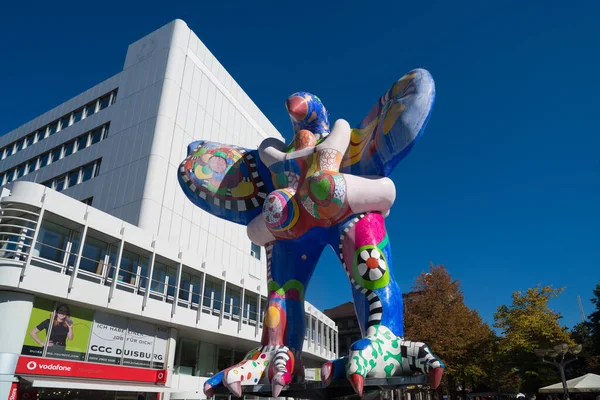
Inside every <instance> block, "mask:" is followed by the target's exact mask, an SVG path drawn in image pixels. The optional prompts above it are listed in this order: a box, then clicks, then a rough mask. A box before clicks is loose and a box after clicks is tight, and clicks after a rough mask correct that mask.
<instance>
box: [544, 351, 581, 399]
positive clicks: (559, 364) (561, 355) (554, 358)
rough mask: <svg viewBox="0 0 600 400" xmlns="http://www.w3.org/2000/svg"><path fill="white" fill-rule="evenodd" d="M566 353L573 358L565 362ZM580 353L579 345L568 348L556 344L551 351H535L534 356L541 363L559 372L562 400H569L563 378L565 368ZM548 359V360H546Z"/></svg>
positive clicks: (564, 378)
mask: <svg viewBox="0 0 600 400" xmlns="http://www.w3.org/2000/svg"><path fill="white" fill-rule="evenodd" d="M567 353H571V354H573V355H574V356H575V358H571V359H570V360H565V356H566V355H567ZM579 353H581V345H580V344H578V345H576V346H573V347H569V345H568V344H566V343H561V344H557V345H556V346H554V347H553V348H552V349H537V350H535V355H536V356H538V357H539V358H541V359H542V362H545V363H547V364H552V365H554V366H555V367H556V368H557V369H558V371H559V372H560V379H561V381H562V385H563V393H564V400H569V388H568V387H567V379H566V377H565V367H566V366H567V365H569V364H570V363H572V362H573V361H575V360H577V354H579ZM546 357H550V360H546Z"/></svg>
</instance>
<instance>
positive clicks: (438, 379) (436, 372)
mask: <svg viewBox="0 0 600 400" xmlns="http://www.w3.org/2000/svg"><path fill="white" fill-rule="evenodd" d="M443 374H444V368H441V367H438V368H434V369H432V370H431V371H429V374H427V375H429V386H430V387H431V388H432V389H434V390H435V389H437V388H438V386H440V383H442V375H443Z"/></svg>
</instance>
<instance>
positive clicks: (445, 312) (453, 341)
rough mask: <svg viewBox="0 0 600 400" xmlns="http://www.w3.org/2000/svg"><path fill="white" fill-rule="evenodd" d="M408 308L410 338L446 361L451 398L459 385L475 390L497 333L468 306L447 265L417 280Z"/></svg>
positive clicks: (407, 329) (446, 380) (436, 267)
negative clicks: (422, 343)
mask: <svg viewBox="0 0 600 400" xmlns="http://www.w3.org/2000/svg"><path fill="white" fill-rule="evenodd" d="M405 308H406V312H405V331H406V338H407V339H411V340H418V341H423V342H425V343H427V345H428V346H429V347H430V348H431V350H432V351H433V352H434V354H436V355H437V356H438V357H439V358H441V359H442V360H443V361H444V363H445V364H446V372H445V374H444V383H445V386H446V388H447V389H448V391H449V392H450V394H451V395H456V388H457V387H459V386H460V387H463V388H464V387H465V386H469V387H473V386H474V385H477V384H478V383H479V382H481V381H482V380H483V379H485V377H486V375H487V369H488V367H489V365H488V364H489V359H490V358H491V351H492V347H493V343H494V335H493V332H492V330H491V329H490V327H489V326H488V325H487V324H486V323H484V322H483V320H482V319H481V317H480V316H479V314H478V313H477V311H475V310H471V309H470V308H469V307H467V306H466V305H465V303H464V296H463V294H462V291H461V289H460V283H459V282H458V281H456V280H453V279H452V276H451V275H450V274H449V273H448V271H447V270H446V269H445V268H444V266H434V265H431V266H430V269H429V272H428V273H422V274H421V275H420V276H419V277H418V278H417V280H416V282H415V285H414V287H413V291H412V292H411V293H410V295H408V296H407V297H406V299H405ZM453 397H454V396H453Z"/></svg>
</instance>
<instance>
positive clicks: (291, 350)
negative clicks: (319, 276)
mask: <svg viewBox="0 0 600 400" xmlns="http://www.w3.org/2000/svg"><path fill="white" fill-rule="evenodd" d="M325 245H326V244H325V243H322V242H321V241H320V240H317V239H312V238H310V237H309V235H305V236H303V237H302V238H300V239H298V240H293V241H292V240H286V241H275V242H271V243H268V244H267V245H265V249H266V252H267V281H268V302H267V308H266V310H265V312H264V320H263V331H262V340H261V346H260V347H258V348H256V349H254V350H252V351H250V352H249V353H248V354H247V355H246V357H245V358H244V360H243V361H241V362H240V363H238V364H237V365H235V366H233V367H231V368H228V369H226V370H224V371H221V372H219V373H218V374H217V375H215V376H214V377H212V378H210V379H209V380H207V381H206V383H205V385H204V393H205V394H206V396H207V397H211V396H212V395H213V388H214V387H216V386H218V385H221V384H222V385H224V386H226V387H227V388H228V389H229V390H230V391H231V392H232V393H233V394H234V395H235V396H237V397H240V396H241V394H242V386H243V385H255V384H257V383H271V385H272V390H273V397H278V396H279V393H280V392H281V390H282V389H283V387H284V386H286V385H288V384H289V383H290V382H292V380H293V379H294V378H296V379H298V380H300V379H303V377H304V366H303V364H302V359H301V354H302V346H303V344H304V332H305V329H306V318H305V313H304V293H305V290H306V287H307V285H308V282H309V280H310V278H311V276H312V273H313V271H314V269H315V267H316V265H317V261H318V260H319V257H320V255H321V252H322V251H323V248H324V247H325Z"/></svg>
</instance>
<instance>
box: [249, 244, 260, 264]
mask: <svg viewBox="0 0 600 400" xmlns="http://www.w3.org/2000/svg"><path fill="white" fill-rule="evenodd" d="M250 255H251V256H252V257H254V258H256V259H257V260H260V246H259V245H257V244H256V243H254V242H252V243H251V245H250Z"/></svg>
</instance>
